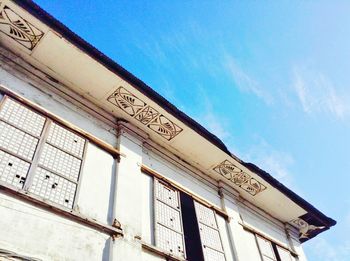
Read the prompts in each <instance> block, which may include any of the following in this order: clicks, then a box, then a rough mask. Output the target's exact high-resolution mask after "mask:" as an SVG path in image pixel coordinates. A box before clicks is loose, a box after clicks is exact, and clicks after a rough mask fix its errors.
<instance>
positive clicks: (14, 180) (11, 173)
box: [0, 150, 30, 188]
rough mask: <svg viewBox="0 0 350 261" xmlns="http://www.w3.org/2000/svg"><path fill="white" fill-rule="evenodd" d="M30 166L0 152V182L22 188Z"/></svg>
mask: <svg viewBox="0 0 350 261" xmlns="http://www.w3.org/2000/svg"><path fill="white" fill-rule="evenodd" d="M29 166H30V164H29V163H27V162H25V161H23V160H21V159H19V158H16V157H14V156H12V155H10V154H8V153H6V152H3V151H2V150H0V180H1V181H4V182H6V183H8V184H11V185H13V186H15V187H17V188H23V184H24V182H25V180H26V178H27V174H28V170H29Z"/></svg>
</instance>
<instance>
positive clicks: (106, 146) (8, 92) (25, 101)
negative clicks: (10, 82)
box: [0, 84, 125, 157]
mask: <svg viewBox="0 0 350 261" xmlns="http://www.w3.org/2000/svg"><path fill="white" fill-rule="evenodd" d="M0 92H2V93H4V94H6V95H8V96H9V97H11V98H13V99H15V100H17V101H19V102H21V103H23V104H24V105H26V106H28V107H30V108H31V109H33V110H35V111H37V112H39V113H41V114H42V115H44V116H45V117H47V118H50V119H51V120H53V121H55V122H58V123H60V124H62V125H64V126H65V127H67V128H69V129H71V130H73V131H75V132H76V133H78V134H80V135H82V136H84V137H85V138H86V139H88V140H89V141H91V142H92V143H94V144H96V145H97V146H99V147H100V148H102V149H104V150H106V151H107V152H108V153H110V154H111V155H113V156H114V157H120V156H123V157H125V155H124V154H122V153H120V151H119V150H117V149H116V148H114V147H113V146H111V145H109V144H108V143H106V142H104V141H103V140H101V139H99V138H97V137H95V136H93V135H92V134H90V133H88V132H86V131H84V130H83V129H80V128H78V127H77V126H75V125H73V124H71V123H69V122H68V121H66V120H64V119H62V118H61V117H59V116H57V115H55V114H53V113H51V112H49V111H48V110H46V109H44V108H43V107H41V106H39V105H37V104H35V103H34V102H32V101H30V100H28V99H26V98H24V97H22V96H21V95H19V94H17V93H15V92H14V91H12V90H10V89H9V88H8V87H6V86H4V85H1V84H0Z"/></svg>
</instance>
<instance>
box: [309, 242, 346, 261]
mask: <svg viewBox="0 0 350 261" xmlns="http://www.w3.org/2000/svg"><path fill="white" fill-rule="evenodd" d="M312 241H313V242H312V245H306V247H305V248H306V250H307V252H308V253H309V256H310V257H311V258H310V260H317V261H329V260H332V261H348V260H350V241H349V240H348V241H345V242H343V243H341V244H333V243H331V242H329V241H328V240H326V239H324V238H322V237H316V238H314V239H313V240H312ZM309 246H310V247H309Z"/></svg>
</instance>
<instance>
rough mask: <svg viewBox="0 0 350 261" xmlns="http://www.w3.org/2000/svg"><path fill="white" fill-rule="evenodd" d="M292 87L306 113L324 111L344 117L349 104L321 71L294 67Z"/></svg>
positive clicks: (340, 117) (339, 117)
mask: <svg viewBox="0 0 350 261" xmlns="http://www.w3.org/2000/svg"><path fill="white" fill-rule="evenodd" d="M293 89H294V91H295V93H296V94H297V97H298V99H299V102H300V104H301V105H302V108H303V110H304V112H305V113H307V114H310V115H311V114H315V113H324V114H328V115H331V116H335V117H336V118H337V119H344V118H345V117H346V115H347V114H348V113H349V109H350V108H349V104H347V103H346V101H345V100H344V98H343V97H342V96H341V95H340V94H339V93H337V91H336V88H335V86H334V84H333V83H332V82H331V81H330V79H328V78H327V77H326V76H325V75H324V74H322V73H315V72H312V71H309V70H307V69H305V68H300V67H295V68H294V70H293Z"/></svg>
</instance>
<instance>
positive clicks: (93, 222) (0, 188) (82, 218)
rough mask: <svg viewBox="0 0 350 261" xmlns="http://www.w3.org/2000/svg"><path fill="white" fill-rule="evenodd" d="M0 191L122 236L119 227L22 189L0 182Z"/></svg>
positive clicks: (99, 229)
mask: <svg viewBox="0 0 350 261" xmlns="http://www.w3.org/2000/svg"><path fill="white" fill-rule="evenodd" d="M0 192H5V193H6V194H10V195H12V196H14V197H16V198H18V199H22V200H25V201H26V202H28V203H31V204H33V205H34V206H36V207H40V208H42V209H45V210H47V211H50V212H52V213H54V214H57V215H59V216H62V217H66V218H68V219H69V220H73V221H75V222H77V223H80V224H82V225H86V226H88V227H90V228H93V229H95V230H98V231H100V232H103V233H105V234H108V235H110V236H113V237H118V236H123V231H122V229H120V228H116V227H113V226H110V225H107V224H103V223H101V222H99V221H96V220H94V219H91V218H89V217H86V216H84V215H82V214H80V213H79V212H77V211H74V210H67V209H65V208H63V207H59V206H56V205H52V204H51V203H48V202H47V201H43V200H42V199H41V198H39V197H37V196H35V195H32V194H28V193H26V192H24V191H22V190H19V189H14V188H12V187H8V186H6V185H4V184H2V183H0Z"/></svg>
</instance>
